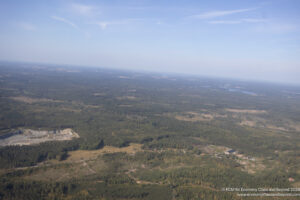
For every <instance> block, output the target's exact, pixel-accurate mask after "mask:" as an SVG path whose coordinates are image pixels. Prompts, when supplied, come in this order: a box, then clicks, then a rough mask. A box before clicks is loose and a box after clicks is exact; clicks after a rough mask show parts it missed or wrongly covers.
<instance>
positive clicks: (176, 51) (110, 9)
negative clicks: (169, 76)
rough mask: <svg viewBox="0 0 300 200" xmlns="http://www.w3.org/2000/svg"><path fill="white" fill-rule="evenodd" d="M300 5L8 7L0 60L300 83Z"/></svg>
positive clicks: (3, 10)
mask: <svg viewBox="0 0 300 200" xmlns="http://www.w3.org/2000/svg"><path fill="white" fill-rule="evenodd" d="M299 10H300V2H299V1H296V0H270V1H258V0H246V1H233V0H229V1H196V0H189V1H172V2H169V1H146V0H140V1H138V0H124V1H117V0H116V1H91V0H85V1H80V0H63V1H62V0H53V1H38V0H28V1H18V0H12V1H2V2H0V26H1V29H0V60H9V61H26V62H43V63H57V64H68V65H82V66H99V67H106V68H118V69H130V70H147V71H156V72H175V73H187V74H199V75H205V76H216V77H226V78H239V79H248V80H264V81H273V82H282V83H294V84H300V78H299V77H300V57H299V55H300V26H299V25H300V22H299V19H300V13H299Z"/></svg>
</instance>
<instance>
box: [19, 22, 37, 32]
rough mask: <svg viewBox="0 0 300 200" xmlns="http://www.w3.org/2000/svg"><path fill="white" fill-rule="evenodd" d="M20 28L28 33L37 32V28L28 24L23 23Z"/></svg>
mask: <svg viewBox="0 0 300 200" xmlns="http://www.w3.org/2000/svg"><path fill="white" fill-rule="evenodd" d="M19 26H20V27H21V28H22V29H24V30H26V31H35V30H36V29H37V28H36V26H34V25H33V24H30V23H27V22H21V23H19Z"/></svg>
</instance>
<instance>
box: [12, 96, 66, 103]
mask: <svg viewBox="0 0 300 200" xmlns="http://www.w3.org/2000/svg"><path fill="white" fill-rule="evenodd" d="M9 98H10V99H12V100H15V101H19V102H23V103H28V104H32V103H39V102H56V103H61V102H63V101H60V100H54V99H45V98H31V97H26V96H17V97H9Z"/></svg>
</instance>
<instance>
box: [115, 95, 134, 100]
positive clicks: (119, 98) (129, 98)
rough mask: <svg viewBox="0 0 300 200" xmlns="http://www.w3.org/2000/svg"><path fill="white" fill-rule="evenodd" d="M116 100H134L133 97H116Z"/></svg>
mask: <svg viewBox="0 0 300 200" xmlns="http://www.w3.org/2000/svg"><path fill="white" fill-rule="evenodd" d="M117 99H118V100H135V99H136V97H135V96H122V97H117Z"/></svg>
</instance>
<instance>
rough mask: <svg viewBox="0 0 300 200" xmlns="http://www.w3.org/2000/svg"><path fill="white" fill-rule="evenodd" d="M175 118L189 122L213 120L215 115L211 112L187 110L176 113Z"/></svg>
mask: <svg viewBox="0 0 300 200" xmlns="http://www.w3.org/2000/svg"><path fill="white" fill-rule="evenodd" d="M175 119H177V120H180V121H189V122H197V121H211V120H212V119H214V116H213V115H212V114H209V113H197V112H186V113H182V114H178V115H175Z"/></svg>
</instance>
